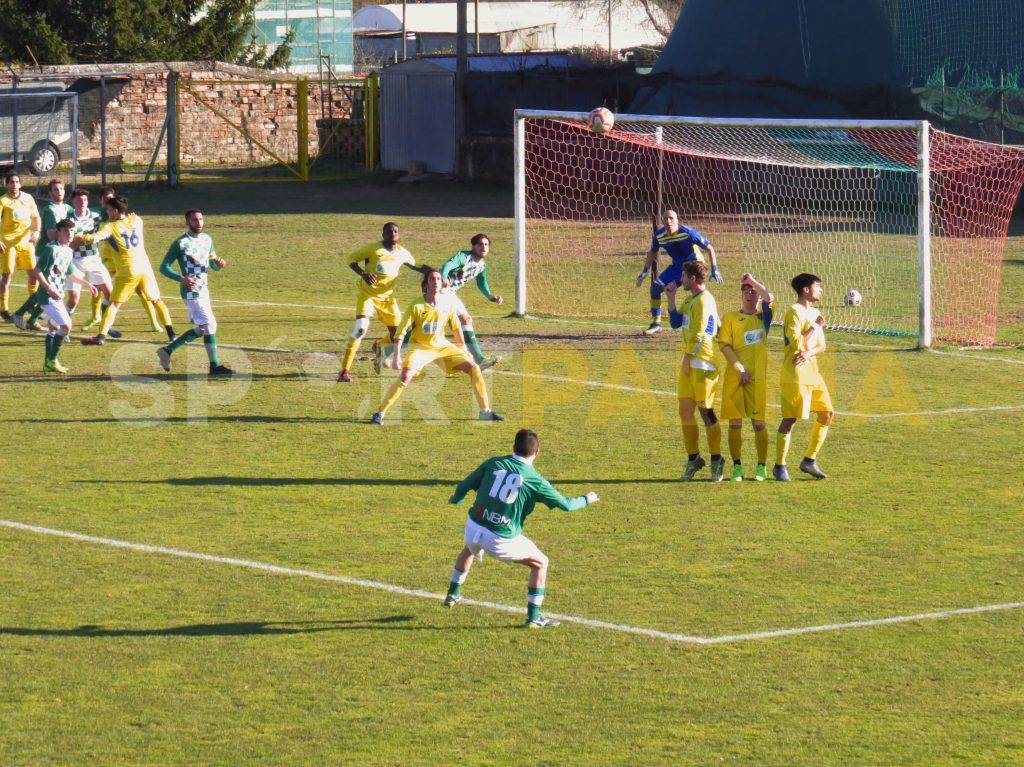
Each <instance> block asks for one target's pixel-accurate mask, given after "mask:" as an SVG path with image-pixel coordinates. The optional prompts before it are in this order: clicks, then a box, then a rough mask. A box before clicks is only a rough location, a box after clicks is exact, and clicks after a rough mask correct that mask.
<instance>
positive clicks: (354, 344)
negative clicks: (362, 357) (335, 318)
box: [341, 338, 359, 370]
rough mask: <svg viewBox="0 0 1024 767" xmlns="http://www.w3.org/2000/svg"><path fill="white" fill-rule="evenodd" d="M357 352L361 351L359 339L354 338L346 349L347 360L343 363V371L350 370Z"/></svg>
mask: <svg viewBox="0 0 1024 767" xmlns="http://www.w3.org/2000/svg"><path fill="white" fill-rule="evenodd" d="M357 351H359V339H358V338H353V339H352V340H351V341H349V342H348V346H347V347H346V348H345V358H344V359H343V360H342V361H341V369H342V370H349V369H350V368H351V367H352V363H353V362H354V361H355V358H356V352H357Z"/></svg>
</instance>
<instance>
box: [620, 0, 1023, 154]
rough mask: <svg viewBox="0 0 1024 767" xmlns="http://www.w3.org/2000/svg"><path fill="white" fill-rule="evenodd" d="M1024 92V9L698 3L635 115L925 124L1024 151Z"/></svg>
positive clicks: (933, 2)
mask: <svg viewBox="0 0 1024 767" xmlns="http://www.w3.org/2000/svg"><path fill="white" fill-rule="evenodd" d="M1022 86H1024V0H970V2H966V1H965V0H688V2H687V3H686V4H685V6H684V8H683V11H682V13H681V14H680V16H679V20H678V21H677V23H676V26H675V29H674V30H673V32H672V35H671V37H670V38H669V40H668V43H667V44H666V46H665V49H664V51H663V52H662V54H661V56H660V57H659V59H658V61H657V63H656V64H655V66H654V68H653V70H652V72H651V78H650V85H649V87H646V88H644V89H642V90H641V91H640V92H639V93H638V95H637V97H636V99H635V100H634V101H633V104H632V105H631V107H630V111H631V112H635V113H640V114H686V115H707V116H737V117H862V118H915V119H916V118H922V119H930V120H932V121H933V122H935V123H936V124H939V125H943V126H945V127H948V128H951V129H953V130H956V131H957V132H959V133H964V134H967V135H974V136H977V137H979V138H988V139H992V140H1000V139H1003V138H1005V140H1007V141H1013V140H1016V141H1024V89H1022ZM1007 132H1012V133H1014V134H1017V135H1015V136H1008V135H1005V134H1006V133H1007Z"/></svg>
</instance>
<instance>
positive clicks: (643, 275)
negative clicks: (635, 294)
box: [636, 269, 651, 288]
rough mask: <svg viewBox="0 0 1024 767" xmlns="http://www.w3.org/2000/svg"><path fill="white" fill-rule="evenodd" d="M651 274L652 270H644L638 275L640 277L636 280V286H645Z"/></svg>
mask: <svg viewBox="0 0 1024 767" xmlns="http://www.w3.org/2000/svg"><path fill="white" fill-rule="evenodd" d="M650 273H651V270H650V269H644V270H643V271H642V272H640V274H638V275H637V278H636V286H637V287H638V288H639V287H640V286H641V285H643V284H644V280H646V279H647V275H648V274H650Z"/></svg>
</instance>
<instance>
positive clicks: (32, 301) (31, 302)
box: [14, 294, 42, 322]
mask: <svg viewBox="0 0 1024 767" xmlns="http://www.w3.org/2000/svg"><path fill="white" fill-rule="evenodd" d="M32 308H35V310H36V311H39V307H38V306H37V305H36V297H35V295H34V294H33V295H31V296H29V297H28V300H27V301H26V302H25V303H23V304H22V305H21V306H19V307H18V308H17V309H15V310H14V313H15V314H17V315H18V316H19V317H24V316H25V313H26V312H27V311H28V310H29V309H32ZM41 313H42V312H40V314H41ZM32 316H33V317H34V318H38V316H39V315H38V314H35V313H33V315H32ZM34 321H35V320H30V322H34Z"/></svg>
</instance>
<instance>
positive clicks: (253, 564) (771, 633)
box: [0, 519, 1024, 645]
mask: <svg viewBox="0 0 1024 767" xmlns="http://www.w3.org/2000/svg"><path fill="white" fill-rule="evenodd" d="M0 527H6V528H8V529H11V530H19V531H22V532H27V533H35V534H37V535H47V536H51V537H56V538H65V539H68V540H73V541H79V542H81V543H91V544H95V545H98V546H107V547H110V548H116V549H123V550H127V551H135V552H139V553H142V554H159V555H163V556H170V557H178V558H180V559H192V560H198V561H200V562H211V563H214V564H221V565H229V566H233V567H242V568H245V569H248V570H257V571H260V572H265V573H272V574H274V575H288V576H293V577H299V578H311V579H313V580H318V581H327V582H329V583H340V584H344V585H346V586H356V587H358V588H364V589H371V590H374V591H383V592H386V593H389V594H397V595H399V596H405V597H414V598H416V599H429V600H432V601H435V602H440V601H443V600H444V596H445V595H444V594H439V593H435V592H432V591H426V590H424V589H411V588H407V587H405V586H397V585H395V584H392V583H384V582H382V581H373V580H367V579H365V578H352V577H349V576H345V575H332V574H330V573H323V572H319V571H317V570H306V569H300V568H294V567H283V566H281V565H272V564H269V563H266V562H257V561H255V560H252V559H239V558H237V557H221V556H216V555H214V554H204V553H202V552H198V551H187V550H185V549H175V548H169V547H167V546H152V545H149V544H145V543H135V542H132V541H122V540H117V539H114V538H101V537H98V536H95V535H85V534H83V533H76V532H72V531H70V530H57V529H54V528H50V527H41V526H39V525H29V524H25V523H23V522H15V521H13V520H9V519H0ZM461 604H464V605H470V606H473V607H480V608H483V609H485V610H492V611H495V612H503V613H511V614H514V615H522V614H523V612H524V611H523V609H522V608H521V607H514V606H512V605H507V604H503V603H501V602H489V601H485V600H481V599H463V600H462V602H461ZM1021 608H1024V602H1004V603H1001V604H991V605H978V606H975V607H960V608H953V609H950V610H937V611H933V612H924V613H916V614H913V615H894V616H890V617H887V618H871V619H867V620H859V621H848V622H845V623H825V624H821V625H817V626H799V627H796V628H788V629H771V630H767V631H754V632H749V633H743V634H723V635H721V636H709V637H703V636H694V635H691V634H683V633H679V632H674V631H660V630H658V629H652V628H644V627H641V626H630V625H628V624H624V623H611V622H609V621H602V620H594V619H592V618H584V617H581V616H578V615H566V614H563V613H546V614H547V615H548V617H551V618H555V619H557V620H560V621H562V622H564V623H573V624H576V625H578V626H584V627H586V628H592V629H603V630H606V631H615V632H618V633H621V634H633V635H637V636H645V637H649V638H651V639H660V640H664V641H667V642H674V643H677V644H693V645H716V644H730V643H737V642H750V641H757V640H765V639H776V638H781V637H789V636H799V635H802V634H821V633H826V632H835V631H845V630H850V629H860V628H870V627H872V626H888V625H892V624H897V623H916V622H920V621H926V620H940V619H944V618H953V617H957V616H962V615H976V614H979V613H991V612H999V611H1005V610H1018V609H1021Z"/></svg>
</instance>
